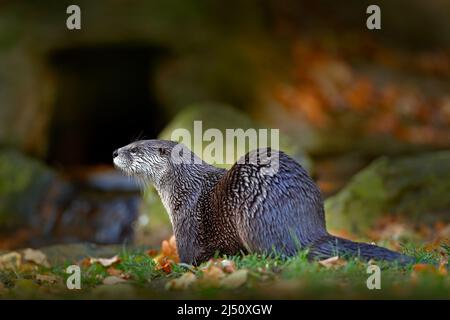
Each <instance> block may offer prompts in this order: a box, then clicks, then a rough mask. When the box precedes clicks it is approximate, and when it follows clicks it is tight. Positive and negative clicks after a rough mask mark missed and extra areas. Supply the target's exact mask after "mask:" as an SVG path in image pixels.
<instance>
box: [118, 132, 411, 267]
mask: <svg viewBox="0 0 450 320" xmlns="http://www.w3.org/2000/svg"><path fill="white" fill-rule="evenodd" d="M113 162H114V164H115V166H116V167H118V168H119V169H120V170H122V171H123V172H125V173H126V174H128V175H130V176H133V177H136V178H137V179H138V180H139V181H141V182H142V183H144V184H149V183H152V184H153V185H154V186H155V188H156V190H157V191H158V193H159V195H160V197H161V200H162V202H163V204H164V206H165V208H166V210H167V212H168V214H169V217H170V221H171V223H172V227H173V231H174V235H175V239H176V244H177V249H178V254H179V257H180V261H181V262H184V263H189V264H193V265H197V264H200V263H202V262H204V261H207V260H209V259H210V258H212V257H214V256H215V254H217V253H220V254H225V255H234V254H237V253H240V252H242V253H244V254H245V253H261V254H269V255H270V254H274V253H276V254H278V255H280V256H284V257H288V256H293V255H295V254H297V253H298V252H299V250H304V249H308V255H309V258H311V259H324V258H328V257H332V256H336V255H341V256H358V257H360V258H362V259H364V260H369V259H375V260H387V261H397V262H399V263H401V264H407V263H411V262H413V259H412V258H411V257H408V256H405V255H403V254H400V253H397V252H394V251H391V250H388V249H386V248H382V247H379V246H376V245H372V244H366V243H357V242H353V241H350V240H347V239H343V238H339V237H336V236H333V235H331V234H329V233H328V231H327V229H326V224H325V213H324V206H323V200H322V195H321V192H320V190H319V188H318V187H317V185H316V184H315V183H314V181H313V180H312V178H311V177H310V176H309V175H308V173H307V172H306V170H305V169H304V168H303V167H302V166H301V165H300V164H299V163H297V162H296V161H295V160H294V159H292V158H291V157H289V156H288V155H286V154H285V153H283V152H282V151H276V150H273V149H270V148H262V149H256V150H253V151H250V152H249V153H247V154H246V155H244V156H243V157H242V158H241V159H239V161H237V162H236V163H235V164H234V165H233V166H232V167H231V169H229V170H225V169H221V168H217V167H214V166H212V165H209V164H207V163H206V162H204V161H202V160H201V159H199V158H198V157H197V156H196V155H195V154H194V153H193V152H191V151H190V150H189V149H188V148H187V147H185V146H184V145H182V144H178V143H176V142H173V141H168V140H141V141H136V142H133V143H131V144H129V145H127V146H124V147H122V148H119V149H117V150H115V151H114V152H113ZM274 163H276V166H274V165H273V164H274Z"/></svg>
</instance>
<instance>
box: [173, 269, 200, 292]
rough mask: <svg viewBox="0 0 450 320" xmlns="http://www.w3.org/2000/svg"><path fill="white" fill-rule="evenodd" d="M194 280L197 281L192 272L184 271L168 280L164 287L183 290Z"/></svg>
mask: <svg viewBox="0 0 450 320" xmlns="http://www.w3.org/2000/svg"><path fill="white" fill-rule="evenodd" d="M195 281H197V277H196V276H195V275H194V274H193V273H192V272H186V273H184V274H183V275H182V276H181V277H179V278H177V279H174V280H171V281H169V282H168V283H167V285H166V289H175V290H185V289H187V288H189V287H190V286H191V285H192V284H193V283H194V282H195Z"/></svg>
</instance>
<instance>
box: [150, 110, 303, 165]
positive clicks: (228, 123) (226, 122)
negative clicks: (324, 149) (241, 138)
mask: <svg viewBox="0 0 450 320" xmlns="http://www.w3.org/2000/svg"><path fill="white" fill-rule="evenodd" d="M196 120H201V121H202V131H203V132H202V134H203V133H204V132H205V131H206V130H208V129H218V130H219V131H220V132H221V133H222V135H223V140H224V143H223V146H224V149H223V150H225V147H226V141H225V140H226V138H225V137H226V134H225V130H226V129H243V130H244V131H245V130H248V129H256V130H258V129H271V128H269V127H265V126H264V125H262V124H260V123H257V122H256V121H254V120H252V119H251V118H250V117H249V116H247V115H246V114H245V113H244V112H241V111H239V110H236V109H234V108H233V107H231V106H229V105H226V104H221V103H212V102H209V103H208V102H205V103H198V104H194V105H191V106H188V107H187V108H185V109H184V110H183V111H181V112H180V113H179V114H178V115H177V116H175V118H173V119H172V121H171V122H170V123H169V124H168V125H167V126H166V128H165V129H163V131H162V132H161V134H160V135H159V137H160V138H161V139H167V140H171V137H172V133H173V132H174V130H176V129H180V128H184V129H187V130H188V131H189V132H190V133H191V141H192V142H193V143H192V147H193V151H194V152H195V149H196V148H197V147H199V146H198V144H197V141H198V142H201V143H202V145H201V146H200V147H202V149H201V150H204V147H205V146H207V145H209V144H210V143H211V142H209V141H205V142H203V141H202V140H201V139H198V140H197V141H195V139H194V121H196ZM268 139H269V140H270V132H269V133H268ZM279 142H280V146H279V148H280V150H282V151H284V152H286V153H287V154H289V155H290V156H292V157H294V158H295V159H296V160H297V161H298V162H300V164H302V165H303V166H304V167H305V168H306V169H307V170H308V171H310V172H311V171H312V161H311V159H310V158H309V157H308V156H307V155H306V154H305V153H304V152H303V151H302V150H301V149H300V147H299V146H298V144H296V143H295V141H294V140H293V138H292V137H290V136H288V135H286V134H284V133H281V132H280V140H279ZM235 150H236V149H235ZM248 151H250V150H246V151H245V152H244V153H246V152H248ZM235 153H236V154H235V157H234V160H233V163H234V162H235V161H236V160H238V159H239V158H240V157H241V156H242V155H243V154H240V153H238V152H235ZM197 155H198V156H201V155H199V154H197ZM203 160H204V161H206V162H208V163H210V164H213V165H216V166H219V167H224V168H230V167H231V166H232V163H214V161H213V159H210V158H206V157H205V158H204V159H203Z"/></svg>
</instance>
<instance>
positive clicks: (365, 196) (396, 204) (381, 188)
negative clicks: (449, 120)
mask: <svg viewBox="0 0 450 320" xmlns="http://www.w3.org/2000/svg"><path fill="white" fill-rule="evenodd" d="M449 195H450V152H448V151H441V152H433V153H426V154H421V155H415V156H408V157H403V158H398V159H390V158H381V159H378V160H376V161H374V162H373V163H372V164H371V165H370V166H368V167H367V168H365V169H364V170H362V171H361V172H359V173H358V174H357V175H356V176H354V178H353V179H352V180H351V181H350V183H349V184H348V185H347V186H346V187H345V188H344V189H343V190H342V191H340V192H339V193H338V194H337V195H335V196H333V197H331V198H329V199H327V200H326V201H325V211H326V214H327V223H328V226H329V227H331V228H334V229H347V230H350V231H352V232H355V233H359V232H364V231H366V230H367V229H368V228H369V227H370V226H372V225H373V223H374V222H375V221H376V219H378V218H379V217H381V216H383V215H385V214H400V215H407V216H408V217H410V218H413V219H417V220H420V221H422V222H426V221H427V220H431V219H432V218H437V219H441V220H446V219H447V220H448V219H449V217H450V216H449V215H448V214H442V213H445V212H447V213H448V212H450V197H449ZM433 213H436V214H437V216H436V215H433Z"/></svg>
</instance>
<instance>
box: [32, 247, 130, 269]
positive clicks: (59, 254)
mask: <svg viewBox="0 0 450 320" xmlns="http://www.w3.org/2000/svg"><path fill="white" fill-rule="evenodd" d="M122 249H123V246H122V245H96V244H92V243H74V244H58V245H53V246H47V247H42V248H40V250H41V251H42V252H43V253H44V254H45V255H46V256H47V259H48V261H49V263H50V265H53V266H56V265H62V264H64V263H78V262H80V261H81V260H83V259H85V258H89V257H93V258H105V257H112V256H114V255H116V254H117V253H118V252H120V251H121V250H122Z"/></svg>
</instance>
